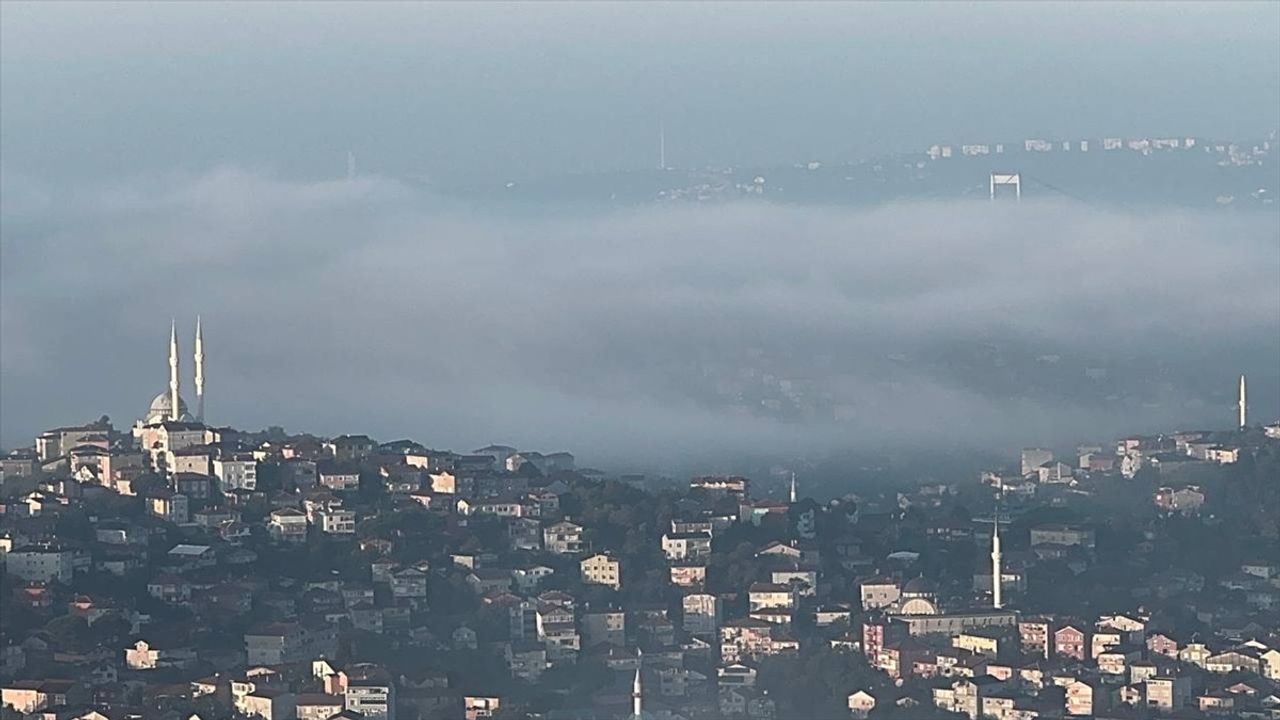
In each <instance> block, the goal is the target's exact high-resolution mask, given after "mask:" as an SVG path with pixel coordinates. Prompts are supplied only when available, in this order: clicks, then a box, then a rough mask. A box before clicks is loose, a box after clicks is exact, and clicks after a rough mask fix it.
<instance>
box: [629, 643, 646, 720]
mask: <svg viewBox="0 0 1280 720" xmlns="http://www.w3.org/2000/svg"><path fill="white" fill-rule="evenodd" d="M643 665H644V652H643V651H638V652H637V653H636V678H635V680H633V681H632V682H631V717H632V718H635V720H640V717H641V716H642V715H643V714H644V709H643V703H642V700H641V698H642V697H643V692H642V691H641V689H640V668H641V666H643Z"/></svg>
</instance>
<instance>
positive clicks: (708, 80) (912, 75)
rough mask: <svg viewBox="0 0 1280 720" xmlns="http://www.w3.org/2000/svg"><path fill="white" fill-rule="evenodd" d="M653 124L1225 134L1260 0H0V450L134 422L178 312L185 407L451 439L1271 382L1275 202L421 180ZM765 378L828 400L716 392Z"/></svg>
mask: <svg viewBox="0 0 1280 720" xmlns="http://www.w3.org/2000/svg"><path fill="white" fill-rule="evenodd" d="M660 122H661V123H665V125H666V127H667V131H668V150H669V153H668V157H669V159H670V160H671V161H672V163H673V164H677V165H689V164H701V163H723V164H735V165H747V164H751V163H768V162H778V161H780V162H794V161H799V160H808V159H821V160H828V161H829V160H841V159H852V158H858V157H862V156H864V155H866V154H869V153H874V152H877V151H882V150H899V149H919V148H922V147H924V146H927V145H928V144H930V143H933V142H938V141H946V142H959V141H968V140H974V141H988V140H1002V139H1008V138H1015V139H1016V138H1020V137H1024V136H1048V137H1053V136H1062V137H1090V136H1099V135H1102V134H1108V135H1109V134H1117V135H1128V134H1136V135H1147V134H1166V133H1169V134H1184V133H1185V134H1190V135H1205V136H1216V137H1223V136H1225V137H1231V138H1253V137H1259V136H1261V135H1263V134H1264V133H1266V132H1267V131H1269V130H1272V129H1274V128H1275V127H1276V126H1277V125H1278V124H1280V4H1277V3H1254V4H1229V3H1228V4H1224V3H1212V4H1193V3H1176V4H1167V5H1158V4H1140V3H1113V4H1102V3H1084V4H1071V5H1066V4H1046V3H1016V4H999V3H990V2H983V3H974V4H962V3H942V4H934V5H930V4H919V3H892V4H886V5H873V4H866V3H848V4H837V3H821V4H813V5H803V4H793V3H788V4H761V3H752V4H743V5H736V4H728V3H680V4H671V5H661V4H652V3H646V4H640V3H634V4H605V3H567V4H549V3H525V4H519V5H496V4H476V3H451V4H441V5H421V4H410V3H394V4H392V3H387V4H368V3H364V4H359V5H348V4H342V3H315V4H300V3H270V4H269V3H262V2H254V3H250V2H242V3H233V4H225V5H212V4H208V5H206V4H199V3H192V2H181V3H161V4H147V5H144V4H127V5H114V4H109V3H104V2H94V3H87V4H76V3H68V2H58V3H41V4H24V3H15V2H3V3H0V444H3V445H4V446H9V447H11V446H14V445H18V444H25V443H28V442H29V441H30V438H31V436H32V434H33V433H34V432H37V431H38V430H40V429H42V428H45V427H49V426H52V425H58V424H68V423H76V422H83V421H86V420H90V419H93V418H95V417H97V415H98V414H99V413H108V414H111V415H112V416H113V417H114V418H115V419H116V420H117V424H118V425H128V424H130V423H131V422H132V421H133V420H134V419H135V418H137V417H138V416H140V415H141V414H142V413H143V412H144V411H145V408H146V404H147V402H148V401H149V400H150V398H151V397H152V396H153V395H155V394H156V393H157V392H159V391H160V390H161V389H163V387H164V384H165V380H166V377H165V372H166V366H165V359H164V352H165V343H166V332H167V328H168V323H169V319H170V318H171V317H177V318H178V320H179V322H180V327H182V328H183V329H184V333H185V335H184V338H183V344H184V358H183V362H184V375H185V377H189V373H190V364H189V361H188V360H187V357H188V356H189V352H190V345H189V343H190V340H189V334H190V325H191V324H192V323H193V320H194V317H195V314H196V313H197V312H199V313H203V314H204V317H205V321H206V328H207V336H208V340H209V348H208V356H209V365H210V367H209V371H208V375H209V387H210V399H209V413H210V419H211V420H212V421H215V422H219V423H231V424H235V425H238V426H242V427H246V428H259V427H263V426H265V425H268V424H284V425H286V426H288V427H289V428H290V429H295V430H300V431H314V432H320V433H338V432H344V431H350V432H368V433H371V434H373V435H375V436H377V437H381V438H389V437H400V436H413V437H416V438H418V439H420V440H422V441H424V442H427V443H429V444H432V445H435V446H439V447H452V448H454V449H468V448H469V447H470V446H479V445H483V444H485V443H488V442H509V443H514V444H517V445H520V446H524V447H541V448H543V449H546V450H557V449H569V450H573V451H576V452H579V453H581V454H582V455H583V456H584V457H585V458H587V459H588V460H592V459H601V460H608V459H622V460H626V461H642V460H644V459H653V458H659V461H661V459H667V458H672V457H676V456H679V455H681V454H686V455H692V454H701V455H703V456H708V455H716V454H717V453H718V454H719V456H720V457H724V456H727V455H731V454H732V453H734V452H738V451H740V450H743V449H746V448H750V449H755V450H759V449H761V448H772V447H776V448H779V450H780V451H785V452H794V451H800V450H803V449H805V448H831V447H848V446H859V447H865V446H877V445H885V444H891V443H899V442H904V441H905V442H909V443H910V442H916V441H917V439H918V438H919V437H921V436H928V437H936V438H946V439H947V441H948V442H959V443H971V444H975V445H984V446H992V445H994V446H998V447H1004V446H1006V445H1007V446H1010V447H1017V446H1018V444H1020V443H1024V442H1035V443H1051V442H1055V441H1063V440H1066V441H1070V440H1073V439H1076V438H1077V437H1079V436H1081V435H1094V434H1099V433H1107V432H1111V431H1115V432H1125V431H1132V430H1139V429H1145V428H1151V429H1156V428H1163V427H1165V426H1166V425H1168V424H1176V425H1180V426H1185V425H1186V424H1187V423H1195V424H1199V423H1203V424H1207V425H1209V426H1217V425H1218V424H1219V423H1225V422H1229V420H1230V417H1231V402H1232V401H1233V398H1232V397H1231V392H1232V389H1233V388H1234V377H1235V375H1236V374H1237V373H1239V372H1242V371H1243V372H1249V373H1250V374H1251V377H1252V378H1253V380H1252V382H1253V385H1252V387H1253V388H1254V389H1255V390H1254V392H1255V395H1254V398H1255V407H1256V408H1257V410H1258V412H1259V414H1260V415H1262V416H1264V417H1265V415H1267V414H1274V413H1275V411H1276V410H1277V409H1278V408H1280V243H1278V242H1277V238H1278V237H1280V225H1278V223H1280V216H1278V215H1277V214H1276V213H1274V212H1271V213H1235V212H1229V211H1220V212H1197V213H1191V212H1186V211H1182V210H1176V209H1173V208H1159V207H1145V208H1144V209H1142V210H1141V211H1136V210H1135V211H1105V210H1100V209H1097V208H1093V207H1086V206H1081V205H1058V204H1038V203H1034V202H1025V203H1023V204H1022V205H1021V206H1019V207H1016V208H1010V207H1000V208H995V207H993V206H991V205H989V204H986V203H981V204H976V205H964V204H936V203H934V204H928V203H916V204H905V205H894V206H888V207H882V208H878V209H863V210H851V209H839V208H817V207H781V206H774V205H769V204H765V203H755V204H746V203H743V204H726V205H717V206H689V207H675V206H658V205H654V206H649V207H636V208H633V209H630V210H614V211H610V212H598V213H593V214H590V215H588V214H586V213H585V212H583V211H581V210H575V211H570V210H568V209H564V208H550V209H549V210H548V211H547V212H544V213H540V214H538V216H537V217H536V218H531V217H512V216H510V215H509V214H502V213H497V212H494V211H491V209H489V208H484V207H467V208H460V207H457V206H455V205H453V204H451V203H449V202H447V201H444V200H442V199H441V197H442V196H441V194H439V193H436V192H434V191H433V190H432V189H431V188H430V186H424V185H423V184H422V183H420V182H417V180H418V179H419V178H424V177H425V178H429V179H433V180H437V181H439V182H440V183H442V184H449V183H453V182H466V181H472V180H490V181H492V180H494V179H495V178H496V179H502V178H508V177H514V178H518V177H528V176H538V175H544V174H555V173H560V172H565V171H583V170H604V169H611V168H644V167H652V165H653V164H654V162H655V161H656V157H655V156H656V147H655V146H656V135H657V128H658V126H659V123H660ZM348 150H352V151H354V152H355V153H356V154H357V156H358V158H359V163H360V167H361V170H362V173H361V174H360V176H359V177H358V178H357V179H356V180H354V181H346V180H341V179H339V178H341V177H343V176H344V175H345V169H346V168H345V166H346V154H347V151H348ZM975 358H976V359H975ZM1027 358H1030V359H1029V360H1027ZM1024 360H1025V361H1026V362H1027V363H1030V364H1029V365H1026V366H1025V367H1024V366H1023V365H1020V364H1019V363H1022V362H1023V361H1024ZM975 363H976V364H975ZM975 367H982V368H986V370H983V371H981V372H978V371H976V370H975V369H974V368H975ZM1100 368H1102V369H1108V370H1109V372H1111V373H1112V374H1111V375H1108V376H1107V377H1106V378H1105V379H1096V378H1095V379H1090V380H1088V381H1086V380H1085V371H1086V370H1090V372H1094V371H1097V370H1099V369H1100ZM1095 374H1096V372H1095ZM784 381H785V384H786V386H787V387H792V386H794V387H804V388H807V390H806V392H809V393H810V394H811V395H815V396H818V397H820V399H821V403H826V404H827V405H831V404H837V405H841V406H842V410H841V412H842V413H845V414H846V415H847V416H850V417H851V420H850V421H848V422H845V423H833V422H831V419H830V413H828V415H827V416H826V417H825V418H818V419H812V420H811V421H807V422H803V423H794V422H778V421H774V420H767V419H761V418H759V417H753V416H752V413H751V412H743V408H742V407H741V403H739V406H738V407H735V405H734V402H731V401H725V398H726V397H732V396H733V395H734V393H736V392H738V389H739V388H742V387H749V388H757V389H758V387H761V386H771V387H773V388H774V390H775V391H776V390H777V389H778V388H780V387H783V385H782V384H780V383H784ZM187 394H188V395H190V390H189V389H188V391H187ZM748 394H750V393H748ZM743 402H746V403H747V404H748V405H749V404H750V402H752V400H750V399H748V400H746V401H743ZM821 403H820V404H821Z"/></svg>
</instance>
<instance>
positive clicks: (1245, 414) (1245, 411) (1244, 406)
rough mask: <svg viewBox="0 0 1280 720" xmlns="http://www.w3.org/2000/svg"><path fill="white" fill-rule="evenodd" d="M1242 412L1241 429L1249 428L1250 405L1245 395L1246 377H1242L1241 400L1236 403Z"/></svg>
mask: <svg viewBox="0 0 1280 720" xmlns="http://www.w3.org/2000/svg"><path fill="white" fill-rule="evenodd" d="M1236 405H1237V408H1238V409H1239V411H1240V427H1242V428H1243V427H1248V426H1249V404H1248V403H1247V402H1246V401H1245V395H1244V376H1243V375H1241V376H1240V400H1239V402H1237V403H1236Z"/></svg>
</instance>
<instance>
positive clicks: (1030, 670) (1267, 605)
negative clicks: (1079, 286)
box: [0, 419, 1280, 720]
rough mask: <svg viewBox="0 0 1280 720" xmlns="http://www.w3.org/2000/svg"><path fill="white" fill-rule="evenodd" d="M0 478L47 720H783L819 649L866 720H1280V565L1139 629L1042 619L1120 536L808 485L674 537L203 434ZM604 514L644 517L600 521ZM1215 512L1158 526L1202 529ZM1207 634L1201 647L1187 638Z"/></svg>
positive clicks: (1164, 608) (1127, 446)
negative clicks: (847, 666)
mask: <svg viewBox="0 0 1280 720" xmlns="http://www.w3.org/2000/svg"><path fill="white" fill-rule="evenodd" d="M1268 435H1270V432H1268ZM1277 435H1280V433H1277ZM1214 440H1215V438H1214V437H1213V436H1212V435H1210V434H1208V433H1181V434H1176V435H1173V436H1169V437H1167V438H1166V437H1159V438H1128V439H1124V440H1121V441H1120V442H1119V443H1118V444H1117V447H1116V448H1114V449H1107V450H1106V451H1104V449H1103V448H1102V447H1085V448H1080V452H1079V453H1078V456H1077V457H1076V458H1074V460H1075V462H1072V463H1066V462H1062V461H1060V460H1058V459H1057V458H1055V456H1054V455H1053V453H1052V452H1050V451H1048V450H1040V449H1028V450H1025V451H1023V453H1022V456H1021V458H1020V460H1021V462H1020V467H1019V468H1018V469H1017V471H1011V472H990V473H985V474H984V475H983V482H984V483H985V486H984V487H983V490H982V491H983V493H985V495H986V497H987V498H988V499H989V498H990V497H991V488H994V489H995V490H996V491H997V492H996V493H995V494H996V495H997V496H999V497H1001V498H1003V500H1002V502H1003V503H1005V508H1006V512H1008V511H1009V508H1012V507H1016V506H1017V505H1018V503H1022V505H1023V506H1024V507H1034V506H1035V504H1036V503H1038V502H1049V504H1050V505H1058V504H1061V503H1069V502H1071V501H1072V498H1073V497H1075V496H1076V495H1079V494H1081V493H1083V492H1084V491H1085V490H1090V488H1093V487H1094V485H1092V484H1091V483H1092V482H1093V481H1094V480H1096V479H1097V478H1098V477H1103V476H1106V477H1110V476H1115V477H1130V476H1133V475H1136V474H1137V473H1138V472H1139V471H1141V470H1142V468H1144V467H1146V468H1156V469H1157V470H1158V471H1159V472H1160V473H1161V477H1163V476H1164V475H1163V474H1164V473H1166V472H1167V471H1166V470H1165V466H1166V465H1167V464H1168V465H1172V464H1173V463H1174V460H1173V458H1174V457H1175V456H1176V457H1178V458H1185V460H1182V461H1183V462H1200V463H1207V464H1217V463H1225V462H1236V461H1238V459H1239V458H1240V453H1241V452H1252V451H1253V449H1250V448H1243V447H1236V446H1232V445H1230V444H1224V443H1223V442H1221V441H1214ZM1211 441H1213V442H1211ZM1228 451H1229V452H1230V453H1233V455H1231V457H1233V458H1234V459H1232V460H1229V461H1228V460H1227V459H1225V458H1227V457H1228V455H1227V454H1226V453H1228ZM1130 470H1132V472H1129V471H1130ZM0 471H2V472H3V476H0V477H2V478H3V485H0V488H2V489H3V491H4V492H3V502H2V504H0V508H2V509H3V514H0V562H2V563H3V568H4V574H3V582H4V586H3V591H4V592H3V596H2V597H0V602H3V606H2V607H3V610H4V622H3V624H0V706H3V708H4V709H5V711H6V712H9V713H17V714H18V716H19V717H23V718H41V719H42V720H43V719H45V718H48V719H50V720H115V719H116V718H135V717H136V718H163V719H166V720H167V719H168V718H179V719H181V720H189V718H192V717H197V718H202V719H206V720H207V719H208V718H223V717H245V718H266V719H268V720H290V719H294V718H296V719H298V720H353V719H355V718H376V719H383V718H385V719H387V720H393V719H395V718H400V720H411V719H412V718H442V719H443V718H450V719H452V718H466V720H477V719H478V718H484V717H491V716H493V715H495V714H502V713H507V714H515V715H516V716H520V714H522V713H529V714H532V713H537V714H539V715H541V716H543V717H546V718H549V719H550V720H555V719H556V718H563V719H564V720H571V719H576V718H588V717H591V718H627V717H652V718H666V719H667V720H678V719H679V718H686V719H688V720H695V719H696V718H703V717H705V718H751V719H759V720H769V719H770V718H785V717H788V712H789V708H788V707H787V706H785V705H780V703H783V702H787V701H786V700H785V699H780V698H784V697H785V692H784V693H781V694H780V693H779V692H778V690H779V688H777V687H770V686H769V685H768V678H767V677H762V675H761V672H760V669H761V664H762V663H764V662H771V661H773V659H778V661H781V662H787V659H788V658H797V659H798V658H803V657H806V656H807V654H811V653H813V652H815V651H817V650H818V649H821V650H822V651H824V652H837V653H847V654H848V657H851V658H857V659H859V660H858V661H859V662H860V663H862V664H863V665H864V667H865V668H866V671H867V672H866V674H864V675H861V676H859V678H861V680H855V678H852V677H851V678H849V680H848V684H849V686H848V687H843V688H840V692H847V693H848V697H847V700H848V707H847V712H849V713H851V714H853V715H855V716H856V715H870V716H872V717H874V716H875V715H876V714H878V713H886V712H899V713H902V712H906V713H910V712H912V709H913V708H917V709H920V710H921V711H923V710H924V709H930V710H931V711H932V710H938V711H946V712H956V713H962V714H964V715H967V716H968V717H970V718H975V719H976V718H979V717H992V718H998V719H999V720H1011V719H1015V718H1017V719H1023V718H1033V717H1061V716H1091V717H1097V716H1105V714H1106V713H1109V712H1121V713H1122V712H1123V711H1124V710H1125V709H1126V708H1148V709H1153V710H1157V711H1177V712H1193V713H1205V714H1213V713H1218V714H1224V715H1228V716H1234V717H1250V716H1251V717H1259V718H1280V695H1278V694H1277V692H1278V691H1277V685H1276V684H1277V683H1278V682H1280V634H1278V631H1280V620H1278V618H1280V562H1278V561H1277V560H1280V559H1271V560H1265V559H1264V560H1254V559H1252V558H1240V559H1238V560H1239V563H1238V572H1233V573H1230V574H1224V575H1223V576H1222V577H1221V578H1215V580H1216V581H1217V585H1211V586H1208V587H1206V582H1205V578H1204V577H1202V576H1197V575H1196V573H1194V572H1191V571H1189V570H1186V569H1184V568H1179V567H1172V568H1167V569H1160V570H1153V571H1151V572H1145V573H1143V574H1136V575H1135V576H1134V584H1133V586H1132V587H1126V588H1117V595H1116V601H1117V603H1118V604H1121V605H1124V606H1125V607H1126V609H1125V610H1124V611H1122V612H1121V611H1117V613H1115V614H1109V615H1100V616H1097V617H1090V618H1088V619H1087V620H1086V619H1084V618H1082V617H1079V616H1047V615H1043V614H1042V611H1041V610H1040V609H1038V608H1036V607H1034V606H1025V607H1024V605H1026V604H1028V603H1029V602H1030V601H1031V599H1032V598H1034V597H1035V595H1034V593H1033V592H1032V590H1033V589H1034V587H1033V586H1034V584H1035V578H1036V577H1037V574H1040V576H1042V577H1048V575H1046V573H1065V575H1062V576H1061V577H1065V578H1068V579H1069V578H1072V577H1084V576H1086V575H1085V574H1087V573H1088V572H1089V571H1090V570H1091V569H1093V568H1095V567H1096V566H1097V564H1098V555H1099V553H1101V552H1104V551H1105V549H1102V548H1099V537H1098V531H1097V529H1096V528H1095V527H1094V525H1093V523H1090V522H1080V523H1074V522H1038V523H1031V524H1028V525H1026V526H1025V527H1024V526H1021V525H1018V524H1017V523H1016V522H1013V521H1006V520H1003V519H1002V518H1001V516H1000V515H999V514H996V515H993V516H990V517H986V516H980V517H976V518H969V517H962V516H959V515H958V514H957V513H956V510H957V508H958V507H959V502H958V499H957V490H956V488H955V487H954V486H948V485H922V486H920V487H918V488H914V489H911V490H904V491H902V492H899V493H896V494H894V493H889V494H882V495H878V496H868V497H858V496H852V495H851V496H846V497H844V498H840V499H837V500H833V501H831V502H828V503H825V504H823V503H818V502H816V501H814V500H812V499H809V498H801V497H799V496H798V493H797V488H796V484H795V478H794V476H792V477H791V486H790V493H789V496H788V497H785V498H784V497H782V495H783V493H778V492H776V489H774V488H771V490H772V491H771V492H764V493H760V492H758V489H757V488H753V485H752V483H751V481H749V480H748V479H746V478H744V477H738V476H724V475H714V476H698V477H694V478H692V479H690V481H689V483H688V488H687V490H685V491H684V492H681V493H678V494H676V496H674V497H672V498H668V499H667V500H666V501H665V502H666V503H668V504H667V505H664V507H667V510H664V514H663V516H662V518H661V521H659V518H658V516H657V510H656V507H657V503H656V501H655V499H654V496H652V495H650V494H648V493H647V492H645V491H644V490H643V489H640V488H639V487H636V486H635V484H634V483H629V482H628V479H627V478H609V477H606V475H605V474H604V473H602V472H599V471H595V470H590V469H583V468H578V467H576V464H575V461H574V458H573V456H572V455H570V454H568V453H551V454H542V453H538V452H529V451H521V450H518V449H516V448H513V447H508V446H502V445H491V446H488V447H484V448H479V449H477V450H475V451H473V452H471V453H467V454H458V453H453V452H448V451H437V450H431V449H428V448H426V447H424V446H422V445H420V444H418V443H416V442H412V441H407V440H406V441H396V442H389V443H379V442H377V441H375V440H373V439H371V438H368V437H366V436H362V435H344V436H339V437H335V438H327V439H326V438H315V437H310V436H287V435H284V434H283V433H275V434H271V435H268V434H262V433H258V434H254V433H241V432H237V431H235V430H233V429H230V428H212V427H207V426H205V425H203V424H201V423H199V422H194V421H176V420H172V421H170V420H160V421H158V422H155V423H150V424H145V425H144V424H140V426H139V427H138V428H135V429H134V432H133V433H132V434H127V433H117V432H116V431H115V430H114V429H113V428H112V427H111V425H110V423H109V422H107V421H105V419H104V420H103V421H99V422H98V423H93V424H90V425H86V426H80V427H71V428H57V429H54V430H50V431H48V432H46V433H44V434H42V435H41V436H40V437H39V438H38V439H37V442H36V443H35V445H34V447H33V448H30V449H24V450H21V451H17V452H14V453H10V454H9V455H7V456H6V457H5V458H4V459H3V460H0ZM778 485H779V486H782V485H783V483H778ZM601 488H606V489H609V490H610V492H613V493H614V497H618V498H622V500H618V501H616V502H617V503H618V504H617V505H610V506H609V507H604V508H601V507H595V506H593V505H592V503H601V502H604V501H603V500H601V498H602V497H605V496H603V495H601V494H600V490H601ZM753 491H756V492H753ZM1091 492H1092V490H1091ZM1198 492H1199V491H1198V489H1196V488H1194V487H1187V486H1180V487H1172V486H1170V487H1161V488H1160V490H1158V491H1157V492H1156V494H1155V497H1154V504H1155V506H1156V507H1157V508H1158V509H1159V510H1161V511H1163V512H1165V513H1175V512H1176V513H1182V514H1188V515H1194V513H1195V509H1196V508H1198V507H1199V505H1200V504H1202V503H1203V502H1204V496H1203V494H1200V495H1199V499H1198V501H1197V499H1196V493H1198ZM1050 499H1051V500H1050ZM1060 501H1061V503H1060ZM610 502H614V501H610ZM1146 510H1147V512H1148V513H1149V514H1150V515H1151V516H1152V518H1149V519H1152V520H1153V521H1154V517H1155V516H1156V513H1154V512H1152V511H1151V508H1150V506H1148V507H1147V508H1146ZM613 516H623V517H626V518H627V520H626V524H627V526H625V527H618V526H616V523H615V521H614V520H611V519H610V518H612V517H613ZM1002 525H1007V526H1008V529H1007V530H1006V529H1004V528H1002V527H1001V526H1002ZM999 535H1003V536H1004V537H1005V538H1006V542H1007V543H1009V545H1008V546H1007V548H1006V549H1005V550H1004V551H1003V552H1002V551H1001V545H1000V540H999V537H998V536H999ZM1158 541H1159V537H1158V535H1156V534H1152V535H1150V537H1148V538H1147V539H1146V540H1145V541H1144V543H1143V545H1142V547H1140V548H1138V550H1137V553H1136V554H1137V555H1142V554H1144V553H1150V552H1152V551H1153V549H1154V546H1155V545H1157V544H1158ZM974 546H976V547H977V548H978V549H980V550H981V551H982V552H981V553H979V554H980V555H982V554H985V551H986V549H987V548H988V547H990V548H991V549H992V557H993V559H995V562H994V564H986V563H978V565H977V569H975V570H974V572H973V574H972V577H969V576H965V577H964V578H960V579H957V578H956V577H954V575H948V574H947V573H946V572H945V571H944V572H943V573H941V574H938V571H937V569H936V568H932V569H931V565H930V563H929V562H927V561H928V559H929V556H930V555H931V554H933V553H940V554H948V553H955V552H957V551H959V550H962V549H964V548H972V547H974ZM1270 547H1274V546H1270ZM1139 559H1140V558H1139ZM1224 560H1225V559H1224ZM1052 577H1055V578H1057V577H1059V576H1057V575H1054V576H1052ZM997 588H998V590H999V592H997ZM1066 591H1067V590H1066V589H1064V592H1066ZM1002 598H1004V600H1003V601H1002ZM1189 598H1193V599H1194V601H1189V600H1188V599H1189ZM1205 598H1209V600H1208V601H1206V600H1205ZM1188 605H1190V606H1191V607H1192V608H1193V609H1194V612H1195V617H1196V620H1197V622H1196V623H1194V624H1193V625H1191V626H1189V625H1188V624H1187V622H1186V620H1185V618H1183V617H1181V616H1176V615H1175V614H1173V613H1170V612H1169V609H1170V608H1171V607H1180V606H1181V607H1186V606H1188ZM1206 628H1208V630H1206ZM587 668H596V669H601V670H604V671H607V673H606V675H607V677H608V678H610V680H607V681H603V682H598V681H593V682H596V684H595V685H592V686H590V687H586V686H583V685H580V683H583V682H586V681H587V680H586V678H598V676H597V675H596V674H594V673H591V672H587V671H586V669H587ZM547 690H551V692H546V691H547ZM771 690H773V692H771ZM548 697H553V698H555V700H554V702H553V701H549V700H548V699H547V698H548Z"/></svg>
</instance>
